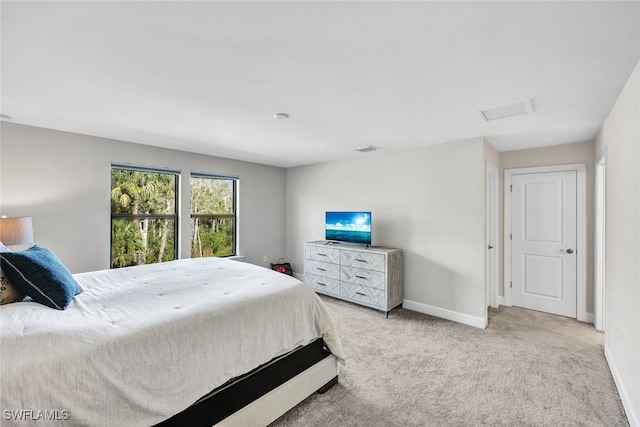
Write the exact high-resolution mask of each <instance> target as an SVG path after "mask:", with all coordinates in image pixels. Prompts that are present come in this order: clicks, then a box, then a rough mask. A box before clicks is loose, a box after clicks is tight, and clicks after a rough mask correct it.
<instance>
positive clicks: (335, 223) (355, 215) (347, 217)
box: [325, 212, 371, 245]
mask: <svg viewBox="0 0 640 427" xmlns="http://www.w3.org/2000/svg"><path fill="white" fill-rule="evenodd" d="M325 239H326V240H337V241H340V242H350V243H362V244H364V245H370V244H371V212H327V213H326V218H325Z"/></svg>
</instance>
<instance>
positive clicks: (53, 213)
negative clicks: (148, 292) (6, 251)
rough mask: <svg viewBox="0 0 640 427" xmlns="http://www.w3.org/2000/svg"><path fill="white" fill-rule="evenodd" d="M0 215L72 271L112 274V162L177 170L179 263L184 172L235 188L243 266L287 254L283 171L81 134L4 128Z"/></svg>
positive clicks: (185, 217)
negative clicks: (29, 227)
mask: <svg viewBox="0 0 640 427" xmlns="http://www.w3.org/2000/svg"><path fill="white" fill-rule="evenodd" d="M1 132H2V133H1V137H2V146H1V149H2V154H1V157H0V161H1V163H0V196H1V198H0V214H2V215H7V216H31V217H33V228H34V233H35V239H36V242H37V243H39V244H40V245H42V246H45V247H48V248H50V249H51V250H52V251H53V252H55V253H56V255H58V257H59V258H60V259H61V260H62V261H63V262H64V263H65V264H66V265H67V266H68V267H69V269H70V270H71V271H72V272H82V271H90V270H98V269H105V268H109V251H110V248H109V245H110V243H109V242H110V232H111V231H110V198H109V193H110V167H111V163H112V162H117V163H131V164H134V165H140V166H154V167H169V168H173V169H181V170H182V172H183V174H184V175H183V176H184V177H185V178H186V179H182V182H181V195H182V197H181V199H182V201H183V202H184V203H182V205H181V207H180V216H181V221H180V225H181V227H182V230H184V231H186V232H184V233H182V234H181V236H180V243H181V254H180V257H181V258H188V257H189V248H190V241H189V232H188V231H187V230H189V209H190V206H189V203H188V200H189V199H188V197H185V196H187V195H188V189H189V179H188V177H189V174H190V172H191V171H204V172H211V173H221V174H231V175H237V176H239V177H240V184H239V204H240V206H239V208H238V214H239V222H240V228H239V242H238V244H239V253H240V254H241V255H246V256H247V261H249V262H251V263H254V264H259V265H268V263H264V262H263V256H264V255H267V256H268V260H269V261H270V262H274V261H275V260H277V259H278V258H279V257H282V256H284V253H285V241H284V229H285V224H284V221H283V218H284V217H285V210H284V202H285V198H284V188H285V171H284V169H282V168H277V167H272V166H265V165H259V164H255V163H248V162H241V161H235V160H229V159H223V158H219V157H213V156H205V155H199V154H193V153H187V152H182V151H175V150H168V149H163V148H156V147H150V146H145V145H140V144H132V143H128V142H122V141H114V140H108V139H103V138H97V137H92V136H86V135H78V134H73V133H67V132H60V131H53V130H49V129H42V128H36V127H30V126H22V125H18V124H12V123H3V124H2V129H1Z"/></svg>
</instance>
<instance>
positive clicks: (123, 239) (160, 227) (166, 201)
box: [111, 165, 180, 268]
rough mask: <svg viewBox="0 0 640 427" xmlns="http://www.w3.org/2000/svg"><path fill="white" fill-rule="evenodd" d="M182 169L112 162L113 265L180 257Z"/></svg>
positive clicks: (124, 265) (147, 262) (129, 264)
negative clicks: (179, 177) (179, 218)
mask: <svg viewBox="0 0 640 427" xmlns="http://www.w3.org/2000/svg"><path fill="white" fill-rule="evenodd" d="M179 173H180V171H171V170H164V169H148V168H138V167H132V166H129V165H127V166H120V165H112V167H111V267H112V268H119V267H127V266H131V265H142V264H152V263H156V262H163V261H171V260H174V259H176V258H177V255H178V245H177V241H176V238H177V236H178V228H177V227H178V211H177V205H178V203H177V200H178V175H179Z"/></svg>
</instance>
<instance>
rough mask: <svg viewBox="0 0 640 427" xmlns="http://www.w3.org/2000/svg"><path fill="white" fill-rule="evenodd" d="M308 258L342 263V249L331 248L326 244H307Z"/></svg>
mask: <svg viewBox="0 0 640 427" xmlns="http://www.w3.org/2000/svg"><path fill="white" fill-rule="evenodd" d="M304 257H305V258H306V259H312V260H315V261H323V262H331V263H333V264H340V250H339V249H336V248H329V247H326V246H313V245H307V246H305V254H304Z"/></svg>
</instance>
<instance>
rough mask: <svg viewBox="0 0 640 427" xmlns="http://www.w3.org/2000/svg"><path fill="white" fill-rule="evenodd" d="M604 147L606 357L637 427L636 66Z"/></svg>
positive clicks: (639, 216)
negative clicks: (605, 154)
mask: <svg viewBox="0 0 640 427" xmlns="http://www.w3.org/2000/svg"><path fill="white" fill-rule="evenodd" d="M605 147H606V151H607V158H606V202H605V203H606V225H605V227H606V295H605V304H606V307H605V328H606V330H605V354H606V356H607V360H608V362H609V366H610V367H611V371H612V373H613V376H614V379H615V380H616V384H617V386H618V391H619V392H620V396H621V398H622V401H623V404H624V407H625V410H626V412H627V417H628V418H629V421H630V424H631V426H632V427H633V426H640V268H639V265H640V172H639V171H640V62H639V63H638V65H637V66H636V68H635V70H634V71H633V74H632V75H631V77H630V78H629V81H628V82H627V84H626V86H625V87H624V89H623V91H622V93H621V94H620V97H619V98H618V100H617V101H616V104H615V105H614V107H613V109H612V110H611V112H610V113H609V117H608V118H607V120H606V121H605V124H604V126H603V128H602V130H601V131H600V134H599V135H598V138H597V140H596V152H597V153H600V152H602V150H603V149H604V148H605Z"/></svg>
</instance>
